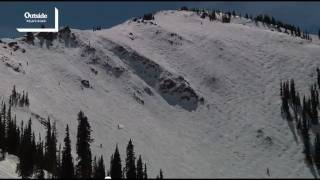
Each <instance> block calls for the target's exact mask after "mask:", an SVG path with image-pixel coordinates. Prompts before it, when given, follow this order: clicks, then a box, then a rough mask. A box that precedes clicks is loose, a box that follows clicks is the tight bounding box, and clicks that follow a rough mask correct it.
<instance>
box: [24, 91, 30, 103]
mask: <svg viewBox="0 0 320 180" xmlns="http://www.w3.org/2000/svg"><path fill="white" fill-rule="evenodd" d="M25 105H26V106H27V107H29V106H30V101H29V95H28V92H27V93H26V99H25Z"/></svg>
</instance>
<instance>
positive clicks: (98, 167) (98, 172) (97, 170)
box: [93, 156, 106, 179]
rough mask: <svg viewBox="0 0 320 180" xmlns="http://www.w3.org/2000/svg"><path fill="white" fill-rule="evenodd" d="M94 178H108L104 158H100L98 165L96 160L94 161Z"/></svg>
mask: <svg viewBox="0 0 320 180" xmlns="http://www.w3.org/2000/svg"><path fill="white" fill-rule="evenodd" d="M95 159H96V157H95ZM93 177H94V178H95V179H104V178H105V177H106V173H105V166H104V161H103V157H102V156H101V157H100V158H99V160H98V163H96V160H94V176H93Z"/></svg>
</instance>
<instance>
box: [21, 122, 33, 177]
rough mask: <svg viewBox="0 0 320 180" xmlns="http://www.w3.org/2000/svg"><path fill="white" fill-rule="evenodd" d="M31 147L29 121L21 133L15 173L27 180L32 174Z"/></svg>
mask: <svg viewBox="0 0 320 180" xmlns="http://www.w3.org/2000/svg"><path fill="white" fill-rule="evenodd" d="M33 154H34V152H33V147H32V132H31V119H30V120H29V122H28V125H27V127H26V129H25V130H24V133H23V138H22V142H21V145H20V150H19V156H18V157H19V163H18V164H17V173H18V174H19V176H21V177H22V178H28V177H30V176H31V175H32V174H33V167H34V157H33Z"/></svg>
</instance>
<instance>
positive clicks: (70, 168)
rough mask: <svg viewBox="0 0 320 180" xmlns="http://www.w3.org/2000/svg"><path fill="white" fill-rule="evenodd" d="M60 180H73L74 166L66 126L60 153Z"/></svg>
mask: <svg viewBox="0 0 320 180" xmlns="http://www.w3.org/2000/svg"><path fill="white" fill-rule="evenodd" d="M61 178H74V165H73V159H72V155H71V140H70V135H69V126H68V125H67V128H66V136H65V138H64V147H63V151H62V163H61Z"/></svg>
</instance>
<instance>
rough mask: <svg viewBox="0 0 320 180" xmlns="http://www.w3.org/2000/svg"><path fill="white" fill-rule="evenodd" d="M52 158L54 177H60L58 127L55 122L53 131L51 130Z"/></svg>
mask: <svg viewBox="0 0 320 180" xmlns="http://www.w3.org/2000/svg"><path fill="white" fill-rule="evenodd" d="M50 149H51V150H50V152H51V155H50V158H51V161H50V163H51V167H52V170H51V172H52V175H53V177H58V157H57V129H56V123H55V122H53V125H52V132H51V146H50Z"/></svg>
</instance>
